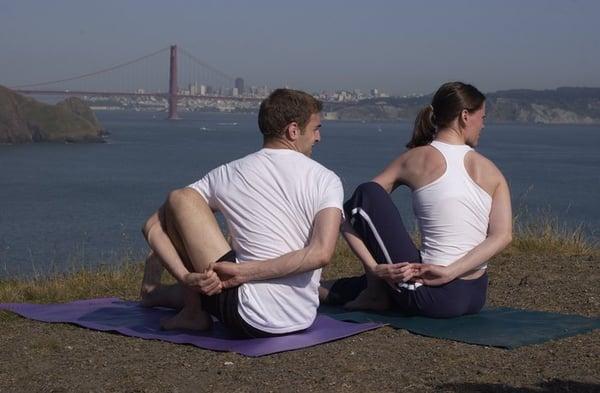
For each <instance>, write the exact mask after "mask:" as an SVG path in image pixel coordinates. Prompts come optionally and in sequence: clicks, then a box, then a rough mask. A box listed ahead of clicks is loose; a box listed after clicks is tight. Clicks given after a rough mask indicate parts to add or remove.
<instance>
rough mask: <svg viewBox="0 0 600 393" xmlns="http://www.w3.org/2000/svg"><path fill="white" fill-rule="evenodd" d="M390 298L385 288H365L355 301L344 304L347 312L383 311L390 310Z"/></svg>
mask: <svg viewBox="0 0 600 393" xmlns="http://www.w3.org/2000/svg"><path fill="white" fill-rule="evenodd" d="M390 305H391V302H390V298H389V296H388V294H387V292H386V291H385V288H373V287H367V288H365V289H364V290H363V291H362V292H361V293H359V294H358V296H357V297H356V299H354V300H351V301H349V302H348V303H346V304H344V308H345V309H347V310H373V311H385V310H387V309H389V308H390Z"/></svg>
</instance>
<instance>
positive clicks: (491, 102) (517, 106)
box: [325, 87, 600, 124]
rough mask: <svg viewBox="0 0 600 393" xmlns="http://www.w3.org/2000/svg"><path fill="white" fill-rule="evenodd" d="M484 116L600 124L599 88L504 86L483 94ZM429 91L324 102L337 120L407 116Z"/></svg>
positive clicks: (426, 99)
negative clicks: (351, 100)
mask: <svg viewBox="0 0 600 393" xmlns="http://www.w3.org/2000/svg"><path fill="white" fill-rule="evenodd" d="M486 97H487V100H486V106H487V117H488V120H489V121H490V122H496V123H508V122H516V123H542V124H600V88H585V87H561V88H558V89H554V90H526V89H519V90H504V91H497V92H494V93H488V94H486ZM431 98H432V94H428V95H424V96H418V97H386V98H372V99H368V100H362V101H359V102H357V103H354V104H349V105H343V104H335V105H328V106H326V108H325V110H326V111H329V112H330V113H329V117H331V118H337V119H339V120H399V119H403V120H410V121H412V120H413V119H414V118H415V116H416V114H417V112H418V111H419V109H421V108H422V107H423V106H425V105H428V104H429V103H430V102H431Z"/></svg>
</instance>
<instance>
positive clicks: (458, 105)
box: [406, 82, 485, 149]
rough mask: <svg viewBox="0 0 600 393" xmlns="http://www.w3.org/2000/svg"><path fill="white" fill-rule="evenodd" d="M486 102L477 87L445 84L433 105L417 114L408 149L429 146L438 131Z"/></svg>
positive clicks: (435, 96) (439, 90)
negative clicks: (464, 112) (461, 114)
mask: <svg viewBox="0 0 600 393" xmlns="http://www.w3.org/2000/svg"><path fill="white" fill-rule="evenodd" d="M484 101H485V96H484V95H483V94H482V93H481V92H480V91H479V90H477V88H476V87H475V86H472V85H468V84H466V83H462V82H448V83H444V84H443V85H442V86H441V87H440V88H439V89H438V91H436V92H435V94H434V95H433V99H432V100H431V105H427V106H426V107H425V108H423V109H421V110H420V111H419V113H418V114H417V118H416V119H415V127H414V129H413V135H412V138H411V140H410V142H408V143H407V144H406V147H408V148H409V149H412V148H413V147H418V146H425V145H428V144H429V143H431V141H433V138H434V136H435V133H436V130H437V129H440V128H444V127H447V126H448V125H450V123H452V122H453V121H454V119H456V118H457V117H458V116H459V115H460V113H461V112H462V111H463V110H465V109H466V110H467V111H469V112H475V111H477V110H479V109H481V107H482V106H483V103H484Z"/></svg>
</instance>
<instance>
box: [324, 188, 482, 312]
mask: <svg viewBox="0 0 600 393" xmlns="http://www.w3.org/2000/svg"><path fill="white" fill-rule="evenodd" d="M344 211H345V213H346V219H347V220H349V222H350V224H351V225H352V227H353V228H354V230H355V231H356V233H357V234H358V236H359V237H360V238H361V239H362V240H363V242H364V243H365V245H366V246H367V248H368V249H369V251H370V252H371V254H372V255H373V258H374V259H375V260H376V261H377V263H399V262H421V257H420V254H419V250H418V249H417V247H416V246H415V245H414V243H413V241H412V239H411V238H410V236H409V234H408V232H407V231H406V229H405V227H404V224H403V222H402V218H401V216H400V212H399V211H398V209H397V208H396V206H395V205H394V202H393V201H392V199H391V198H390V195H389V194H388V193H387V191H385V190H384V189H383V187H381V186H380V185H379V184H377V183H375V182H369V183H363V184H361V185H360V186H358V187H357V189H356V191H355V192H354V194H353V195H352V197H351V198H350V199H349V200H348V201H347V202H346V203H345V204H344ZM366 285H367V280H366V277H365V276H364V275H363V276H360V277H350V278H342V279H340V280H338V281H336V282H335V283H334V284H333V286H332V288H331V290H330V296H329V299H328V300H330V301H331V302H332V303H338V304H339V303H345V302H348V301H350V300H352V299H354V298H356V296H358V294H359V293H360V292H361V291H362V290H363V289H364V288H366ZM487 285H488V277H487V273H485V274H484V275H483V276H481V277H480V278H477V279H475V280H462V279H456V280H453V281H451V282H449V283H447V284H444V285H441V286H436V287H432V286H427V285H421V284H418V283H401V284H399V285H398V287H397V288H392V287H389V289H390V295H391V297H392V299H393V300H394V302H395V304H396V307H397V309H398V310H399V311H403V312H407V313H411V314H419V315H424V316H428V317H434V318H449V317H454V316H458V315H463V314H474V313H477V312H479V311H480V310H481V308H482V307H483V305H484V304H485V297H486V291H487Z"/></svg>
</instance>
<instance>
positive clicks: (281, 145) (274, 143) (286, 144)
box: [263, 138, 298, 151]
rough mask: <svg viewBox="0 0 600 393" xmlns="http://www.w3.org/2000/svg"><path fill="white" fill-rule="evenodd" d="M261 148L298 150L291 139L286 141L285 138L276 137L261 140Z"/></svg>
mask: <svg viewBox="0 0 600 393" xmlns="http://www.w3.org/2000/svg"><path fill="white" fill-rule="evenodd" d="M263 148H267V149H289V150H294V151H298V148H297V147H296V145H295V144H294V143H293V142H292V141H288V140H287V139H283V138H277V139H268V140H265V141H264V142H263Z"/></svg>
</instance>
